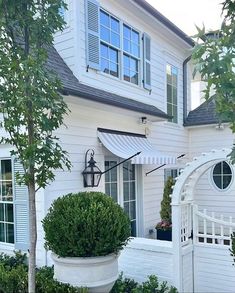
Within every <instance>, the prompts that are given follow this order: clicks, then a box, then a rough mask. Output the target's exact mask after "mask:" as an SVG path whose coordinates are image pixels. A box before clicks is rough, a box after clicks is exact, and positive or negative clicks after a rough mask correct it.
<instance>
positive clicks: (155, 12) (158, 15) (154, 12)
mask: <svg viewBox="0 0 235 293" xmlns="http://www.w3.org/2000/svg"><path fill="white" fill-rule="evenodd" d="M133 2H135V3H136V4H138V5H139V6H140V7H142V8H143V9H144V10H145V11H147V12H148V13H149V14H151V15H152V16H153V17H155V18H156V19H157V20H158V21H160V22H161V23H162V24H163V25H165V26H166V27H167V28H168V29H170V30H171V31H172V32H174V33H175V34H176V35H177V36H178V37H180V38H181V39H182V40H184V41H185V42H186V43H187V44H188V45H190V46H191V47H194V45H195V43H194V41H193V40H192V39H191V38H190V37H189V36H188V35H186V34H185V33H184V32H183V31H182V30H181V29H179V28H178V27H177V26H176V25H175V24H174V23H172V22H171V21H170V20H169V19H168V18H166V17H165V16H164V15H162V14H161V13H160V12H159V11H158V10H157V9H155V8H154V7H153V6H152V5H150V4H149V3H148V2H146V1H145V0H133Z"/></svg>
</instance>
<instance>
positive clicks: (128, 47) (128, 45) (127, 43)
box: [123, 39, 131, 53]
mask: <svg viewBox="0 0 235 293" xmlns="http://www.w3.org/2000/svg"><path fill="white" fill-rule="evenodd" d="M123 49H124V51H126V52H129V53H130V52H131V42H130V41H128V40H127V39H124V40H123Z"/></svg>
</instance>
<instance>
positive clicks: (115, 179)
mask: <svg viewBox="0 0 235 293" xmlns="http://www.w3.org/2000/svg"><path fill="white" fill-rule="evenodd" d="M117 163H118V161H117V160H106V161H105V170H108V169H109V168H111V167H112V166H115V165H116V164H117ZM105 193H106V194H108V195H109V196H111V197H112V198H113V199H114V200H115V201H116V202H117V203H119V204H120V205H121V206H122V207H123V208H124V211H125V212H126V213H127V214H128V216H129V218H130V220H131V235H132V236H137V183H136V166H135V165H133V164H131V162H130V161H128V162H125V163H124V164H122V165H120V166H118V167H117V168H114V169H112V170H110V171H109V172H107V173H105Z"/></svg>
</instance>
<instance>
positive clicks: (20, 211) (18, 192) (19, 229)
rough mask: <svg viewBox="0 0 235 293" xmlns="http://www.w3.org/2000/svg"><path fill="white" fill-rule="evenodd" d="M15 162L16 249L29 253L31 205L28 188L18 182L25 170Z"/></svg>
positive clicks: (14, 160)
mask: <svg viewBox="0 0 235 293" xmlns="http://www.w3.org/2000/svg"><path fill="white" fill-rule="evenodd" d="M12 161H13V164H12V165H13V168H12V170H13V173H14V174H13V178H14V223H15V225H14V232H15V249H16V250H22V251H27V250H28V248H29V205H28V188H27V186H25V185H19V184H18V183H17V181H16V174H17V173H18V174H24V169H23V166H22V165H21V163H20V162H19V161H18V160H17V159H15V158H14V159H12Z"/></svg>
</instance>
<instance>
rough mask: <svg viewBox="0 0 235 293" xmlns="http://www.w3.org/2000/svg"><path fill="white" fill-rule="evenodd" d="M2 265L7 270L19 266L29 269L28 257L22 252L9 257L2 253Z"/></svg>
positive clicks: (0, 255) (0, 261) (0, 254)
mask: <svg viewBox="0 0 235 293" xmlns="http://www.w3.org/2000/svg"><path fill="white" fill-rule="evenodd" d="M0 264H1V265H3V266H4V267H5V268H7V269H12V268H15V267H18V266H19V265H22V266H25V267H27V255H26V253H24V254H22V253H21V252H17V251H15V252H14V255H12V256H11V255H7V254H5V253H0Z"/></svg>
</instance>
